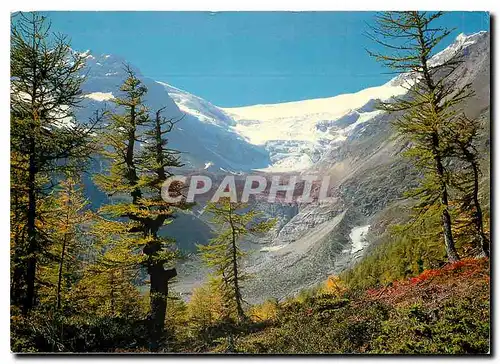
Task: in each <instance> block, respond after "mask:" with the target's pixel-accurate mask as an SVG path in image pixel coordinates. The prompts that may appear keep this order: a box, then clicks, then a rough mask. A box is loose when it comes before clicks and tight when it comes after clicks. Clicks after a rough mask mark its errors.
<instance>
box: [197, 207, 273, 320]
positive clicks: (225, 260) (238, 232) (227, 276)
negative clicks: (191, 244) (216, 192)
mask: <svg viewBox="0 0 500 364" xmlns="http://www.w3.org/2000/svg"><path fill="white" fill-rule="evenodd" d="M205 211H206V213H208V214H211V215H212V220H211V222H212V223H213V224H214V226H216V227H217V229H218V233H217V235H216V236H215V237H214V238H212V239H211V240H210V241H209V243H208V244H207V245H198V249H199V250H200V253H201V257H202V260H203V261H204V262H205V264H206V265H207V266H208V267H210V268H212V269H213V275H214V277H213V278H215V282H219V283H220V290H221V292H222V296H223V297H224V299H225V304H226V306H227V308H228V309H231V308H233V309H234V311H235V312H228V314H227V316H228V317H231V316H235V317H236V318H237V320H239V321H244V320H245V318H246V316H245V311H244V309H243V302H244V301H243V296H242V293H241V289H242V282H244V281H245V280H246V279H247V278H248V276H247V275H246V274H245V273H244V271H243V270H242V267H241V260H242V258H243V257H244V256H245V252H244V251H243V249H242V248H241V243H242V240H243V239H244V238H245V237H248V236H249V235H255V234H260V233H264V232H267V231H269V230H270V229H271V228H272V227H273V226H274V225H275V223H276V221H275V220H274V219H272V220H261V219H259V217H260V215H261V214H260V213H259V212H257V211H255V210H253V209H250V208H248V205H247V204H244V203H239V202H231V200H230V199H229V198H228V197H223V198H221V199H220V200H219V201H218V202H209V203H208V204H207V206H206V208H205Z"/></svg>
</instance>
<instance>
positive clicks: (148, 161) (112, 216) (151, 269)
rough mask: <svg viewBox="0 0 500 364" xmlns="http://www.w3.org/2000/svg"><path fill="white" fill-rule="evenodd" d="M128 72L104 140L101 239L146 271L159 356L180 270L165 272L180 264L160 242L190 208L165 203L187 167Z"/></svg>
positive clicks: (164, 121) (166, 122) (166, 242)
mask: <svg viewBox="0 0 500 364" xmlns="http://www.w3.org/2000/svg"><path fill="white" fill-rule="evenodd" d="M125 70H126V72H127V79H126V80H125V82H124V83H123V85H122V86H121V88H120V91H121V96H120V97H116V98H115V99H113V102H114V104H115V105H116V112H110V113H108V119H109V120H110V124H109V126H108V127H107V128H106V130H105V131H104V132H103V134H102V136H101V140H102V143H103V151H102V155H103V157H104V158H105V159H106V160H107V161H108V162H109V165H108V167H107V168H106V170H105V171H104V173H101V174H98V175H97V176H96V177H95V182H96V183H97V184H98V186H99V187H100V188H101V190H103V191H104V192H106V193H107V194H108V196H113V197H114V198H113V201H112V202H111V203H109V204H107V205H105V206H102V207H101V209H100V213H101V215H102V216H103V217H104V219H103V220H101V222H102V223H101V225H100V227H101V235H107V236H108V238H110V239H111V240H112V239H115V242H112V241H110V244H113V245H121V246H122V248H121V249H122V250H123V251H124V252H128V253H125V256H123V259H124V262H123V263H126V262H125V261H128V263H126V264H127V265H128V266H135V267H136V268H145V269H146V270H147V272H148V275H149V277H150V278H149V281H150V292H149V294H150V312H149V323H150V340H151V342H150V350H151V351H156V350H158V349H159V347H160V341H161V339H162V336H163V332H164V325H165V315H166V309H167V296H168V281H169V280H170V279H172V278H173V277H175V276H176V275H177V272H176V270H175V268H169V269H166V266H168V265H172V264H173V263H174V262H175V256H176V252H175V247H174V244H173V241H172V240H171V239H166V238H163V237H161V236H160V235H159V230H160V228H161V227H162V226H164V225H166V224H168V223H170V222H171V221H172V219H173V218H174V217H175V212H176V210H178V209H185V208H187V207H188V205H185V204H184V203H183V202H179V203H168V202H165V201H164V200H163V199H162V197H161V188H162V185H163V182H165V180H166V179H167V178H168V177H169V176H170V172H169V169H170V168H174V167H180V166H181V165H182V164H181V163H180V161H179V156H178V153H177V152H176V151H173V150H171V149H169V148H168V145H167V144H168V141H167V137H166V134H167V133H169V132H170V131H171V130H172V128H173V126H174V124H175V123H176V121H175V120H172V119H168V118H165V117H163V116H162V111H163V109H160V110H158V111H157V112H156V113H155V114H154V115H151V114H150V111H149V110H148V108H147V107H146V106H145V105H144V97H145V96H146V93H147V88H146V87H145V86H144V84H143V83H142V82H141V80H139V79H138V78H137V76H136V75H135V73H134V71H133V70H132V69H131V68H130V67H128V66H126V67H125ZM140 144H142V146H141V145H140ZM179 188H180V186H179ZM178 192H179V193H180V191H178ZM171 194H175V191H171ZM103 238H104V236H103Z"/></svg>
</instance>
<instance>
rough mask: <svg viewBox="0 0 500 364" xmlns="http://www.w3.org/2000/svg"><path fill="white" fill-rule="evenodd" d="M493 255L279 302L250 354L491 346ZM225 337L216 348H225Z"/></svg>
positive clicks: (246, 339)
mask: <svg viewBox="0 0 500 364" xmlns="http://www.w3.org/2000/svg"><path fill="white" fill-rule="evenodd" d="M489 291H490V276H489V261H488V260H487V259H481V260H474V259H466V260H462V261H460V262H458V263H455V264H449V265H446V266H444V267H443V268H441V269H435V270H426V271H424V272H423V273H421V274H420V275H418V276H416V277H413V278H410V279H405V280H401V281H396V282H394V283H393V284H391V285H389V286H387V287H384V288H379V289H367V290H365V291H357V292H356V291H352V290H346V291H344V292H343V293H342V294H340V295H339V294H331V293H330V294H326V293H320V294H317V295H314V296H310V297H308V298H306V299H305V300H303V302H300V301H298V300H296V299H295V300H290V301H287V302H284V303H280V304H275V305H274V309H273V310H270V308H269V305H270V303H268V307H267V309H266V311H267V312H268V313H269V311H271V312H272V314H271V315H268V316H269V318H267V319H266V320H262V322H261V324H262V325H263V326H264V328H262V329H261V330H259V331H258V332H254V333H251V334H244V333H241V334H240V336H239V337H238V338H237V339H236V340H235V343H236V344H235V349H236V351H237V352H243V353H397V354H409V353H420V354H423V353H435V354H458V353H461V354H465V353H487V352H488V351H489V332H490V331H489V320H490V315H489V309H490V302H489ZM226 346H227V344H226V343H223V344H221V345H219V346H217V347H214V348H212V350H213V351H225V350H226V349H227V347H226Z"/></svg>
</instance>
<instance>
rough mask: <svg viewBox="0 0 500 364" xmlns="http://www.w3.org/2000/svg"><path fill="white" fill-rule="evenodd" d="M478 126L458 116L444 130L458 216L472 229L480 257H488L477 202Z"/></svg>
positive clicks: (486, 242) (476, 123) (487, 244)
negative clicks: (454, 167)
mask: <svg viewBox="0 0 500 364" xmlns="http://www.w3.org/2000/svg"><path fill="white" fill-rule="evenodd" d="M479 130H480V124H479V122H478V121H477V120H473V119H470V118H468V117H467V116H466V115H460V116H459V117H457V118H456V120H454V123H453V126H452V127H447V128H446V129H445V132H446V137H447V138H448V139H449V145H450V150H449V153H450V156H451V157H453V158H456V159H458V161H459V163H458V165H459V167H460V166H463V167H462V168H460V169H459V170H458V171H454V173H453V179H452V181H453V186H455V187H457V189H458V191H459V197H458V200H459V208H460V212H463V213H464V214H465V215H466V219H465V221H464V224H465V225H466V226H467V225H469V222H471V225H472V226H473V230H474V240H475V241H476V247H477V250H478V251H479V252H480V255H481V256H485V257H486V256H489V239H488V237H487V236H486V233H485V230H484V222H483V220H484V218H483V210H482V208H481V203H480V201H479V182H480V177H481V168H480V153H479V151H478V150H477V148H476V145H477V139H478V133H479Z"/></svg>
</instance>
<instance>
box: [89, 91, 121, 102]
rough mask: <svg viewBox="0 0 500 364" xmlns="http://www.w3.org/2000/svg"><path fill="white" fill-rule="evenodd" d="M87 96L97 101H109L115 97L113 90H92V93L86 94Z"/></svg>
mask: <svg viewBox="0 0 500 364" xmlns="http://www.w3.org/2000/svg"><path fill="white" fill-rule="evenodd" d="M85 97H86V98H88V99H92V100H95V101H101V102H102V101H109V100H111V99H113V98H114V96H113V93H111V92H92V93H90V94H87V95H85Z"/></svg>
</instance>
